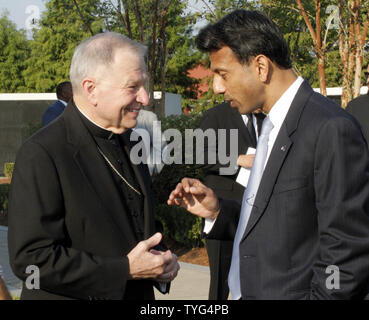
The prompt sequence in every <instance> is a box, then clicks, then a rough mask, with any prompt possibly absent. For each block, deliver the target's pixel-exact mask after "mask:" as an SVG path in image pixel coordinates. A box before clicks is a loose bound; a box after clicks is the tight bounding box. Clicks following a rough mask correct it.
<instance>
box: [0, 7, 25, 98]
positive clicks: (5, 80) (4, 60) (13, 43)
mask: <svg viewBox="0 0 369 320" xmlns="http://www.w3.org/2000/svg"><path fill="white" fill-rule="evenodd" d="M0 48H1V50H0V93H16V92H24V91H25V90H26V88H25V83H24V80H23V77H22V71H23V70H24V69H25V62H24V61H25V60H26V59H27V58H28V56H29V45H28V42H27V39H26V36H25V33H24V32H23V31H18V30H17V29H16V25H15V24H14V23H12V22H11V21H10V20H9V19H8V16H7V13H6V12H5V13H3V14H2V15H1V16H0Z"/></svg>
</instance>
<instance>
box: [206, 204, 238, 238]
mask: <svg viewBox="0 0 369 320" xmlns="http://www.w3.org/2000/svg"><path fill="white" fill-rule="evenodd" d="M219 201H220V212H219V215H218V217H217V219H216V221H215V223H214V225H213V227H212V229H211V230H210V232H209V233H208V234H204V236H205V237H206V238H207V239H216V240H231V241H233V239H234V237H235V235H236V231H237V226H238V220H239V217H240V211H241V205H240V203H239V202H238V201H234V200H227V199H219Z"/></svg>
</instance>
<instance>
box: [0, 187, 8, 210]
mask: <svg viewBox="0 0 369 320" xmlns="http://www.w3.org/2000/svg"><path fill="white" fill-rule="evenodd" d="M9 189H10V185H9V184H0V214H1V215H5V213H6V212H7V211H8V197H9Z"/></svg>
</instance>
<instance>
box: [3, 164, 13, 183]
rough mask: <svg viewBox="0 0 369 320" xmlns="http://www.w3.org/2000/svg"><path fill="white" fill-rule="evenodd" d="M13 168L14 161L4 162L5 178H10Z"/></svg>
mask: <svg viewBox="0 0 369 320" xmlns="http://www.w3.org/2000/svg"><path fill="white" fill-rule="evenodd" d="M13 170H14V162H5V163H4V175H5V177H7V178H10V179H11V178H12V175H13Z"/></svg>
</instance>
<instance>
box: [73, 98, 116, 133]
mask: <svg viewBox="0 0 369 320" xmlns="http://www.w3.org/2000/svg"><path fill="white" fill-rule="evenodd" d="M75 106H76V108H77V110H78V112H79V113H80V114H81V115H82V117H81V119H82V121H83V123H84V124H85V125H86V126H87V128H88V130H89V131H90V133H91V134H92V135H93V136H94V137H98V138H103V139H108V140H111V139H112V138H113V137H114V132H112V131H110V130H107V129H105V128H103V127H102V126H100V125H98V124H97V123H96V122H94V121H92V120H91V119H90V118H89V117H88V116H87V115H86V114H85V113H83V111H82V110H81V109H80V108H78V106H77V105H76V104H75Z"/></svg>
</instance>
